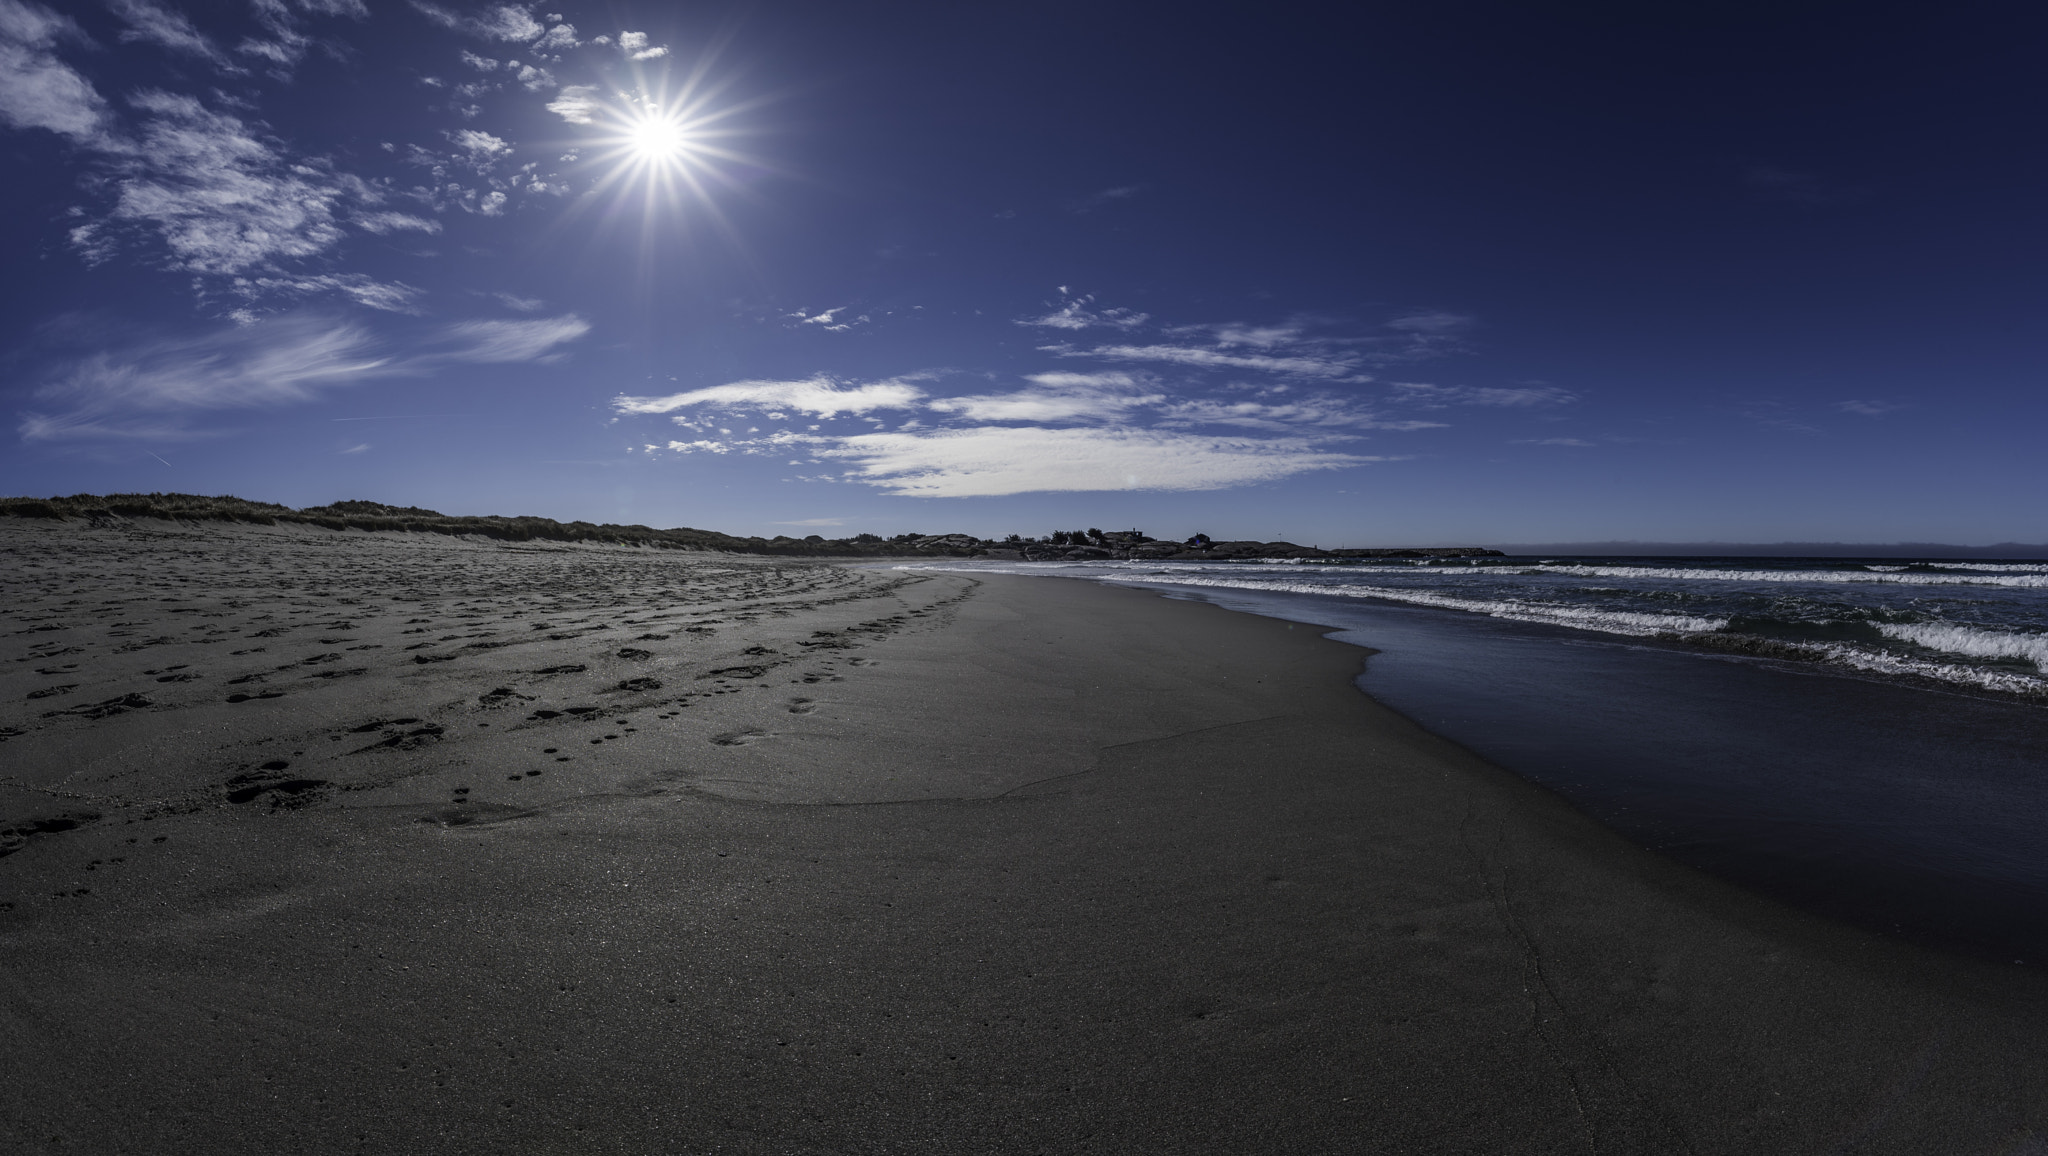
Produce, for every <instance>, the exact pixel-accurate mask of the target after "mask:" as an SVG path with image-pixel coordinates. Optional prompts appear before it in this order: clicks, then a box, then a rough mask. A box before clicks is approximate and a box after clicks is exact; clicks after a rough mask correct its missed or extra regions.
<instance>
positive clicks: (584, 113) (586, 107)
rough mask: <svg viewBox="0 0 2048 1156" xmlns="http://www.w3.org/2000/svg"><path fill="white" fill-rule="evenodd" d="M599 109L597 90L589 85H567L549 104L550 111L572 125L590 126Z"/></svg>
mask: <svg viewBox="0 0 2048 1156" xmlns="http://www.w3.org/2000/svg"><path fill="white" fill-rule="evenodd" d="M597 108H598V101H597V88H596V87H595V86H594V85H588V84H571V85H567V86H565V87H564V88H563V89H562V92H561V95H559V96H557V97H555V99H553V100H551V101H549V102H548V111H549V112H551V113H554V114H555V115H556V116H559V117H561V118H562V119H563V120H566V121H568V122H569V123H570V124H589V123H590V122H591V120H592V118H593V117H594V115H595V114H596V112H597Z"/></svg>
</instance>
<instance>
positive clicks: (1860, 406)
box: [1835, 399, 1906, 417]
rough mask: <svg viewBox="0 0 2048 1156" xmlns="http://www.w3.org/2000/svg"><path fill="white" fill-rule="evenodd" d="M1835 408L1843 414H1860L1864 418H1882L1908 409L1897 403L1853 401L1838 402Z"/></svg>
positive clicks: (1865, 400)
mask: <svg viewBox="0 0 2048 1156" xmlns="http://www.w3.org/2000/svg"><path fill="white" fill-rule="evenodd" d="M1835 408H1836V409H1839V410H1841V411H1842V412H1843V413H1860V414H1862V415H1863V416H1864V417H1882V416H1884V415H1885V414H1888V413H1891V412H1892V411H1893V410H1899V409H1904V408H1906V407H1905V406H1903V405H1900V404H1899V403H1898V402H1895V401H1875V400H1867V399H1851V400H1849V401H1839V402H1836V403H1835Z"/></svg>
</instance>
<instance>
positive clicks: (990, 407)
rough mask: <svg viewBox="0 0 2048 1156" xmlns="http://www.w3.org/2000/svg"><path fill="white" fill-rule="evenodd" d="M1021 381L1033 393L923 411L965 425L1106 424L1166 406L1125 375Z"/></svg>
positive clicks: (958, 401)
mask: <svg viewBox="0 0 2048 1156" xmlns="http://www.w3.org/2000/svg"><path fill="white" fill-rule="evenodd" d="M1025 380H1027V381H1029V382H1031V383H1032V385H1033V386H1034V387H1035V388H1032V389H1023V390H1016V391H1014V392H1011V393H994V394H980V395H973V396H967V397H947V398H939V399H937V400H934V401H931V402H929V403H927V406H926V408H928V409H931V410H934V411H936V412H939V413H947V414H958V415H959V416H961V417H963V418H966V419H968V420H970V421H1015V422H1061V421H1085V422H1110V421H1118V420H1121V419H1123V418H1124V417H1125V416H1127V415H1128V414H1129V413H1130V412H1131V411H1132V410H1134V409H1138V408H1141V407H1145V406H1156V405H1159V404H1161V403H1163V402H1165V401H1166V395H1165V394H1163V393H1160V392H1158V391H1157V390H1156V389H1152V388H1150V386H1149V383H1147V382H1141V381H1139V380H1138V379H1136V378H1134V377H1132V376H1131V375H1130V374H1127V373H1039V374H1033V375H1032V376H1030V377H1028V378H1026V379H1025Z"/></svg>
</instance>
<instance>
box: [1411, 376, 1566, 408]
mask: <svg viewBox="0 0 2048 1156" xmlns="http://www.w3.org/2000/svg"><path fill="white" fill-rule="evenodd" d="M1394 393H1395V395H1396V396H1398V397H1399V398H1400V399H1401V400H1402V402H1404V403H1405V404H1408V405H1415V406H1422V407H1425V408H1431V409H1434V408H1440V407H1443V406H1450V405H1485V406H1501V407H1506V408H1510V409H1532V408H1536V407H1539V406H1552V405H1570V404H1571V403H1573V402H1575V401H1577V400H1579V397H1578V395H1577V394H1575V393H1573V392H1572V391H1570V390H1568V389H1559V388H1557V387H1556V386H1554V385H1533V386H1517V387H1512V388H1496V387H1479V386H1467V385H1430V384H1427V383H1425V382H1419V381H1398V382H1395V383H1394Z"/></svg>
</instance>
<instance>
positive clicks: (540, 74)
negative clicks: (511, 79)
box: [519, 64, 555, 92]
mask: <svg viewBox="0 0 2048 1156" xmlns="http://www.w3.org/2000/svg"><path fill="white" fill-rule="evenodd" d="M519 83H520V84H521V85H523V86H525V88H526V91H528V92H539V91H540V90H541V89H543V88H553V87H554V86H555V74H554V73H552V72H549V71H548V70H547V69H545V68H536V67H535V66H533V65H531V64H527V65H522V66H521V67H520V69H519Z"/></svg>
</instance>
